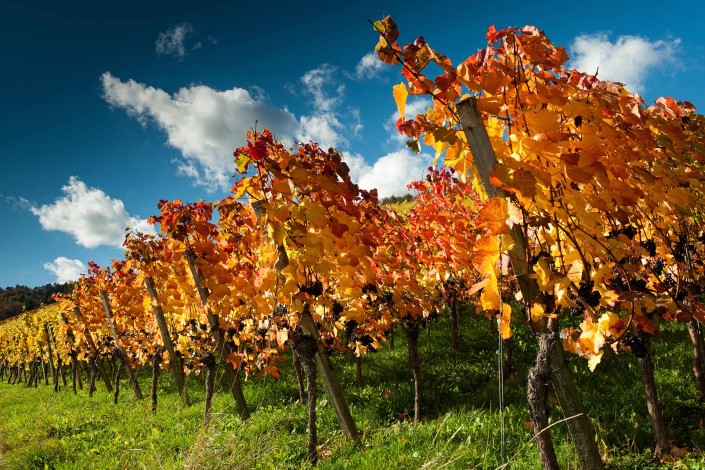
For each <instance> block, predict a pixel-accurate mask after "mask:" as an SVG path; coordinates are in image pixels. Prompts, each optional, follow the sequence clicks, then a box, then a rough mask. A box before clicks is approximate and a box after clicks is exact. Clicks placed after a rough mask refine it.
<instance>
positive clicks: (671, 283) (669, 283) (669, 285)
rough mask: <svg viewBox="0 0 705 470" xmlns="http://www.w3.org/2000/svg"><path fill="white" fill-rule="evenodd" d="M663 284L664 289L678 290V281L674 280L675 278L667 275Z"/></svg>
mask: <svg viewBox="0 0 705 470" xmlns="http://www.w3.org/2000/svg"><path fill="white" fill-rule="evenodd" d="M661 283H662V284H663V287H664V288H666V289H667V290H673V289H675V288H676V280H675V279H673V276H671V275H670V274H666V275H665V276H664V277H663V281H661Z"/></svg>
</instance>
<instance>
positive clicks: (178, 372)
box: [144, 276, 190, 406]
mask: <svg viewBox="0 0 705 470" xmlns="http://www.w3.org/2000/svg"><path fill="white" fill-rule="evenodd" d="M144 285H145V287H146V288H147V292H148V293H149V298H150V299H151V300H152V309H153V310H154V316H155V317H156V319H157V324H158V325H159V333H160V334H161V336H162V343H163V344H164V349H166V352H167V353H169V368H170V369H171V373H172V374H173V376H174V381H175V382H176V388H177V390H178V391H179V395H180V396H181V401H182V403H183V404H184V406H189V405H190V401H189V398H188V393H187V391H186V379H185V378H184V369H183V366H182V365H181V359H180V358H179V357H178V356H177V355H176V348H175V347H174V342H173V341H172V339H171V334H170V333H169V326H168V325H167V323H166V318H164V311H163V309H162V306H161V304H160V303H159V299H158V298H157V291H156V289H155V287H154V280H153V279H152V278H151V277H149V276H147V277H145V278H144Z"/></svg>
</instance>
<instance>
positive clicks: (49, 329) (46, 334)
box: [44, 323, 56, 379]
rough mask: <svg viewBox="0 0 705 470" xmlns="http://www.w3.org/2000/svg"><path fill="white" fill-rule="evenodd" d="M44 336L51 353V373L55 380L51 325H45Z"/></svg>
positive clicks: (48, 350)
mask: <svg viewBox="0 0 705 470" xmlns="http://www.w3.org/2000/svg"><path fill="white" fill-rule="evenodd" d="M44 335H45V336H46V339H47V352H48V353H49V372H51V378H52V379H54V377H56V371H55V369H54V351H53V350H52V347H51V327H50V326H49V323H47V324H46V325H45V328H44Z"/></svg>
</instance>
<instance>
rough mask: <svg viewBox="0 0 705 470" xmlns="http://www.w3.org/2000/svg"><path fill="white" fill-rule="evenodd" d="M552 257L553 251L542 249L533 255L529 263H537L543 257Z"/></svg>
mask: <svg viewBox="0 0 705 470" xmlns="http://www.w3.org/2000/svg"><path fill="white" fill-rule="evenodd" d="M550 257H551V253H549V252H548V251H544V250H541V251H539V252H538V253H536V254H535V255H534V256H532V257H531V259H530V260H529V263H531V264H536V263H538V262H539V261H540V260H541V259H542V258H550Z"/></svg>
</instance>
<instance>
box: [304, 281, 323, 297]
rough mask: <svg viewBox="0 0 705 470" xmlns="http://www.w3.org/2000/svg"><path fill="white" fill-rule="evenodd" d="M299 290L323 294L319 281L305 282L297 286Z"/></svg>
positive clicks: (315, 294) (314, 294) (311, 293)
mask: <svg viewBox="0 0 705 470" xmlns="http://www.w3.org/2000/svg"><path fill="white" fill-rule="evenodd" d="M299 290H300V291H301V292H303V293H305V294H309V295H312V296H314V297H318V296H320V295H323V283H322V282H321V281H313V282H307V283H306V284H304V285H303V286H301V287H299Z"/></svg>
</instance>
